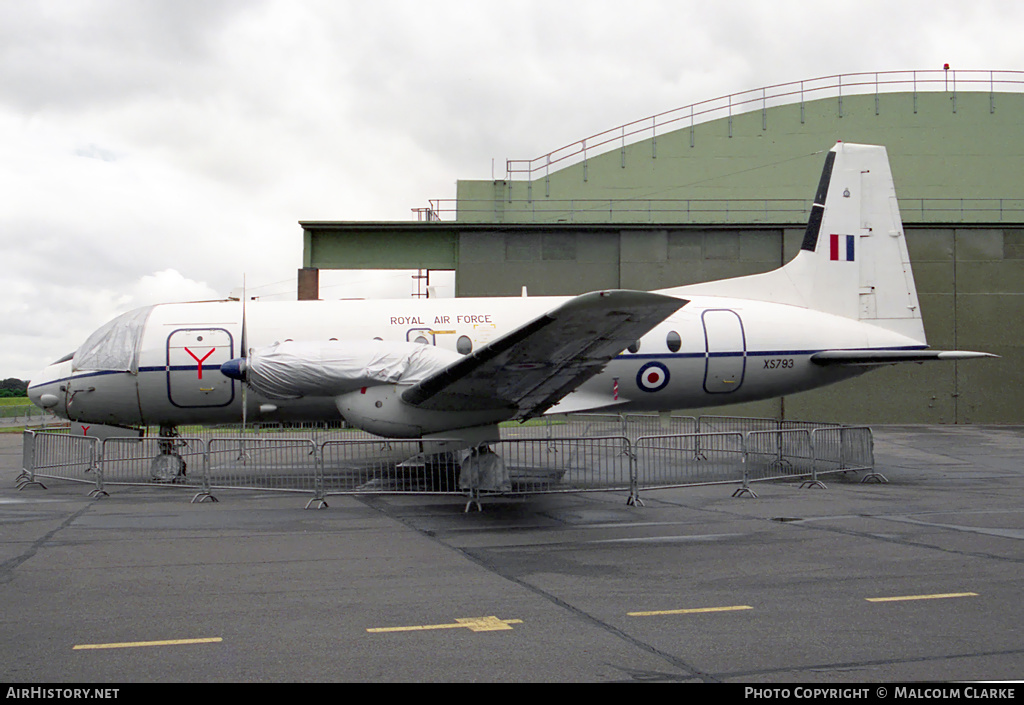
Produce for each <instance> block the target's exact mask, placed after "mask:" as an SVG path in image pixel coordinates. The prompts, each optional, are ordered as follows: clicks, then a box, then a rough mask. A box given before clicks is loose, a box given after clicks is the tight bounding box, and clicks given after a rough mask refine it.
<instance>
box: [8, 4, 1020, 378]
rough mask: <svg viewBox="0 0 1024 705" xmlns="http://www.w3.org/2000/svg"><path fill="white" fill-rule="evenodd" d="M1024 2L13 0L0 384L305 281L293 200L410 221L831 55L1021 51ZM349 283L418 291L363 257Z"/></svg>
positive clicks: (336, 291) (825, 69) (848, 58)
mask: <svg viewBox="0 0 1024 705" xmlns="http://www.w3.org/2000/svg"><path fill="white" fill-rule="evenodd" d="M1022 29H1024V3H1018V2H983V1H979V0H972V2H970V3H968V2H962V1H957V2H948V1H943V0H930V1H928V2H899V1H898V0H885V1H884V2H873V1H870V0H869V1H865V0H860V1H859V2H854V3H838V2H821V0H817V1H815V2H778V1H776V2H746V1H743V0H737V1H734V2H731V3H708V2H704V1H701V2H681V1H680V0H670V1H667V2H656V1H652V0H638V1H637V2H634V3H625V2H621V1H620V2H602V1H600V0H587V1H586V2H582V1H581V2H576V1H572V2H570V1H560V0H541V1H538V2H532V1H520V0H509V1H507V2H501V3H498V2H486V1H481V0H473V1H465V2H445V1H442V0H430V1H427V2H424V1H419V2H411V1H410V2H398V1H387V0H373V1H372V2H371V1H370V0H361V1H358V2H342V1H340V0H323V1H314V0H280V1H278V0H267V1H257V0H244V1H243V0H237V1H236V0H59V1H46V0H31V1H30V0H0V247H2V252H3V257H2V260H0V261H2V265H3V266H2V272H3V287H2V290H0V331H2V332H0V335H2V343H3V344H2V345H0V378H3V377H12V376H13V377H20V378H30V377H32V376H33V375H34V374H35V373H36V372H37V371H38V370H39V369H41V368H42V367H43V366H45V365H46V364H48V363H49V362H52V361H53V360H54V359H56V358H57V357H59V356H61V355H63V354H64V353H66V352H69V351H71V350H73V349H74V348H76V347H77V346H78V345H79V344H80V343H81V342H82V341H83V340H84V339H85V337H86V336H87V335H88V334H89V333H90V332H91V331H92V330H93V329H95V328H97V327H98V326H99V325H101V324H102V323H104V322H105V321H106V320H108V319H110V318H111V317H113V316H114V315H116V314H118V313H121V312H123V311H126V310H129V309H131V308H134V307H137V306H141V305H145V304H149V303H158V302H165V301H182V300H195V299H204V298H221V297H224V296H226V295H227V294H228V293H229V292H230V291H231V290H232V289H234V288H236V287H240V286H241V284H242V279H243V275H244V276H245V278H246V282H247V285H248V287H249V289H250V291H251V293H254V294H261V295H265V296H268V297H269V296H274V295H277V297H278V298H280V297H287V296H290V297H292V298H294V287H295V277H296V270H297V269H298V267H300V266H301V259H302V231H301V229H300V228H299V226H298V224H297V222H298V221H299V220H409V219H411V217H412V215H411V210H410V209H412V208H414V207H420V206H426V205H427V201H428V199H431V198H454V196H455V182H456V180H457V179H489V178H490V177H491V163H492V159H494V160H496V162H497V164H498V165H499V166H498V167H497V172H498V175H499V176H501V175H502V172H503V171H504V160H505V159H506V158H530V157H535V156H538V155H540V154H543V153H545V152H548V151H550V150H552V149H554V148H557V147H560V146H562V145H564V144H567V143H569V142H573V141H575V140H577V139H580V138H582V137H585V136H587V135H589V134H593V133H596V132H599V131H601V130H604V129H606V128H611V127H615V126H616V125H619V124H621V123H624V122H627V121H630V120H634V119H637V118H642V117H646V116H648V115H651V114H654V113H658V112H661V111H664V110H668V109H671V108H675V107H679V106H682V105H686V104H688V103H691V102H694V101H699V100H704V99H708V98H714V97H718V96H721V95H725V94H728V93H734V92H738V91H743V90H747V89H752V88H757V87H760V86H762V85H766V84H773V83H781V82H786V81H796V80H800V79H806V78H812V77H816V76H824V75H831V74H836V73H844V72H845V73H848V72H861V71H885V70H911V69H937V68H941V67H942V64H943V63H947V62H948V63H950V64H952V65H953V66H954V68H962V69H969V68H970V69H996V70H1018V69H1024V60H1022V59H1024V43H1022V42H1021V41H1020V32H1021V30H1022ZM352 279H353V280H354V281H356V282H358V283H357V284H355V285H353V286H348V287H345V286H330V285H331V284H333V283H335V282H336V281H338V280H332V279H330V278H329V277H326V276H325V281H324V284H325V289H324V295H325V297H327V296H332V297H337V298H340V297H359V296H365V297H373V296H381V295H385V294H386V293H387V292H385V288H386V287H390V293H391V294H392V295H398V296H405V295H408V293H409V292H410V291H411V286H410V283H409V278H408V275H407V274H401V275H397V276H391V277H389V278H387V279H385V280H384V281H383V282H381V281H378V280H376V279H374V278H372V277H369V276H366V275H365V273H364V274H361V275H357V276H354V277H352Z"/></svg>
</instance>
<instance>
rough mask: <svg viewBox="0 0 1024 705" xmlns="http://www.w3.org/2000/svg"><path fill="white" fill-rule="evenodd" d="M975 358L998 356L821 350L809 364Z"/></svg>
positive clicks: (964, 352) (867, 350)
mask: <svg viewBox="0 0 1024 705" xmlns="http://www.w3.org/2000/svg"><path fill="white" fill-rule="evenodd" d="M976 357H999V356H998V355H993V354H991V353H983V352H973V351H970V350H870V349H866V350H823V351H822V352H818V353H814V354H813V355H811V362H813V363H815V364H817V365H859V366H866V365H893V364H895V363H897V362H928V361H930V360H969V359H971V358H976Z"/></svg>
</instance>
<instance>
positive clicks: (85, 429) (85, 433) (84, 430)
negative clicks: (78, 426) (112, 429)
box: [82, 426, 92, 436]
mask: <svg viewBox="0 0 1024 705" xmlns="http://www.w3.org/2000/svg"><path fill="white" fill-rule="evenodd" d="M90 428H92V426H82V435H83V436H88V435H89V429H90Z"/></svg>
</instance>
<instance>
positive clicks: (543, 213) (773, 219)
mask: <svg viewBox="0 0 1024 705" xmlns="http://www.w3.org/2000/svg"><path fill="white" fill-rule="evenodd" d="M898 202H899V208H900V213H901V214H902V216H903V220H904V222H906V223H910V224H919V223H1003V222H1009V223H1019V222H1022V221H1024V199H1020V198H914V197H907V198H900V199H899V201H898ZM810 208H811V200H810V199H798V198H761V199H751V198H572V199H562V198H554V199H525V198H516V199H504V200H503V201H502V211H501V216H502V219H501V220H499V221H494V216H495V211H494V201H493V200H473V199H461V200H460V199H454V198H435V199H431V200H430V207H429V208H424V209H417V210H422V211H424V212H425V213H428V214H429V215H428V217H422V214H421V217H420V218H419V220H421V221H423V220H429V221H440V220H444V221H446V222H451V221H456V220H459V221H466V222H472V223H479V222H514V223H595V222H597V223H736V224H752V223H773V224H790V225H792V224H800V223H805V222H806V221H807V218H808V216H809V215H810Z"/></svg>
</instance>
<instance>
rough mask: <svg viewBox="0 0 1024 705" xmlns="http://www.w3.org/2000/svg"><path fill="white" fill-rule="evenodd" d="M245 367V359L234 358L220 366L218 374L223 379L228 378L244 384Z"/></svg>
mask: <svg viewBox="0 0 1024 705" xmlns="http://www.w3.org/2000/svg"><path fill="white" fill-rule="evenodd" d="M246 367H247V366H246V364H245V358H244V357H236V358H234V359H233V360H228V361H227V362H225V363H224V364H223V365H221V366H220V372H221V374H222V375H224V376H225V377H230V378H231V379H237V380H239V381H240V382H244V381H245V371H246Z"/></svg>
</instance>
